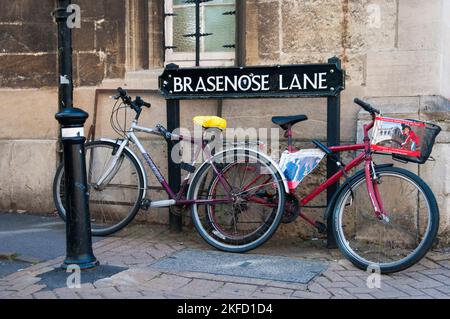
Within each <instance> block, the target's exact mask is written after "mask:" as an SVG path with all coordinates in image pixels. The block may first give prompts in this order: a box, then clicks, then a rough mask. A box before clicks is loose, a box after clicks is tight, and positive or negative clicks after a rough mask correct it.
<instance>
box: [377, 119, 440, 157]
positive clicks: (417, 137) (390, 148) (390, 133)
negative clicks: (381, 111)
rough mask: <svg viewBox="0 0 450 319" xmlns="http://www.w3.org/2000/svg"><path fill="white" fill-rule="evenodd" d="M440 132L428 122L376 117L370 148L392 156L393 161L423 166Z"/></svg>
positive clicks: (437, 127)
mask: <svg viewBox="0 0 450 319" xmlns="http://www.w3.org/2000/svg"><path fill="white" fill-rule="evenodd" d="M440 131H441V128H440V127H439V126H438V125H435V124H432V123H428V122H422V121H417V120H411V119H406V120H404V119H395V118H387V117H377V118H376V119H375V125H374V127H373V135H372V141H371V147H372V149H373V150H374V151H377V152H381V153H387V154H392V157H393V158H394V159H398V160H401V161H408V162H413V163H419V164H423V163H425V162H426V161H427V160H428V158H429V157H430V154H431V151H432V149H433V145H434V142H435V140H436V136H437V135H438V134H439V133H440Z"/></svg>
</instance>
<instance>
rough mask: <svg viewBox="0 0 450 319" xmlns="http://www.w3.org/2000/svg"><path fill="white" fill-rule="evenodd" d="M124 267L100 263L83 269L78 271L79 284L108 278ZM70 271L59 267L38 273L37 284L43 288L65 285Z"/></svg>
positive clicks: (62, 286) (50, 288)
mask: <svg viewBox="0 0 450 319" xmlns="http://www.w3.org/2000/svg"><path fill="white" fill-rule="evenodd" d="M127 269H128V268H125V267H118V266H110V265H100V266H98V267H96V268H94V269H90V270H84V271H82V272H81V273H80V283H81V285H83V284H87V283H91V284H92V283H94V282H96V281H97V280H100V279H104V278H109V277H111V276H114V275H115V274H118V273H120V272H122V271H125V270H127ZM71 274H72V273H70V272H66V271H64V270H62V269H61V268H55V269H53V270H51V271H48V272H45V273H43V274H40V275H39V276H38V277H39V278H40V279H41V280H40V281H39V284H44V285H46V286H47V288H46V289H45V290H53V289H57V288H65V287H67V278H68V277H69V276H70V275H71Z"/></svg>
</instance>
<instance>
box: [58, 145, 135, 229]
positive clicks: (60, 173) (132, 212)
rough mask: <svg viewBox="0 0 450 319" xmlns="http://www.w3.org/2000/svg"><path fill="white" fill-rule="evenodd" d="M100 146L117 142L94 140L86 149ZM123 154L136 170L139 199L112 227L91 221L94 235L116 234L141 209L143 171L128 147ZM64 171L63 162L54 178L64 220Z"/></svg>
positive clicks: (60, 213)
mask: <svg viewBox="0 0 450 319" xmlns="http://www.w3.org/2000/svg"><path fill="white" fill-rule="evenodd" d="M100 146H107V147H112V148H114V147H115V146H116V144H115V143H113V142H108V141H94V142H88V143H86V144H85V149H86V150H88V149H90V148H94V147H100ZM122 154H123V155H124V156H126V157H127V158H128V159H129V161H130V163H131V164H132V165H133V166H134V168H135V171H136V173H137V176H138V181H139V187H138V194H137V196H136V198H137V200H136V202H135V203H134V204H133V205H132V208H131V210H130V211H129V213H128V214H127V215H126V216H125V218H124V219H122V220H120V221H119V222H118V223H116V224H114V225H112V226H110V227H107V228H101V227H97V225H96V224H95V222H91V229H92V235H93V236H108V235H111V234H114V233H116V232H118V231H120V230H121V229H123V228H124V227H126V226H127V225H128V224H129V223H130V222H131V221H132V220H133V219H134V217H135V216H136V214H137V213H138V211H139V210H140V207H141V201H142V199H143V196H144V176H143V173H142V171H141V168H140V165H139V164H138V163H137V161H136V159H135V158H134V156H133V155H131V153H130V152H129V151H128V150H127V149H124V150H123V153H122ZM88 165H89V163H86V166H87V167H86V169H87V170H88V171H89V167H88ZM63 173H64V165H63V164H62V163H61V164H60V165H59V167H58V168H57V170H56V174H55V177H54V180H53V201H54V203H55V207H56V210H57V212H58V215H59V216H60V217H61V219H62V220H64V221H66V210H65V208H64V204H63V201H62V200H61V194H60V190H61V187H60V185H61V180H62V178H63Z"/></svg>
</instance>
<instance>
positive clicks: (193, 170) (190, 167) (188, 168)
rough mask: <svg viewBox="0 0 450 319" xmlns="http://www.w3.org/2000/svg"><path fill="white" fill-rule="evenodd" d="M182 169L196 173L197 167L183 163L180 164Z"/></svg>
mask: <svg viewBox="0 0 450 319" xmlns="http://www.w3.org/2000/svg"><path fill="white" fill-rule="evenodd" d="M180 168H181V169H182V170H185V171H188V172H189V173H195V166H193V165H191V164H188V163H184V162H181V163H180Z"/></svg>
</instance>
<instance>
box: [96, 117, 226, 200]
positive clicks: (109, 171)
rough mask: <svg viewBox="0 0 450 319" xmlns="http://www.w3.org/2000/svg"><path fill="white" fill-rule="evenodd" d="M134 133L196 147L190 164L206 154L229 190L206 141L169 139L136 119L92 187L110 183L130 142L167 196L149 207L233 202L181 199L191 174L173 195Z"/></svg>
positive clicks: (174, 135) (173, 135)
mask: <svg viewBox="0 0 450 319" xmlns="http://www.w3.org/2000/svg"><path fill="white" fill-rule="evenodd" d="M135 132H143V133H147V134H152V135H158V136H162V137H164V138H165V139H166V141H167V142H168V143H170V142H172V141H188V142H190V143H191V144H193V145H198V146H199V148H198V149H197V151H196V154H195V156H194V160H193V162H192V163H191V165H194V164H195V163H196V161H197V159H198V157H199V155H200V153H201V152H203V153H204V154H206V161H209V162H210V163H211V165H212V168H213V170H214V172H215V173H216V174H217V176H218V177H219V181H220V183H222V185H223V186H224V189H226V190H231V186H230V185H229V184H228V182H227V181H226V179H225V178H224V176H223V175H222V174H221V172H220V171H219V170H218V169H217V167H215V165H214V162H213V161H211V158H212V155H211V152H210V151H209V147H208V144H207V141H205V140H204V139H203V138H202V139H196V138H192V137H190V138H185V137H184V136H183V135H177V134H173V133H171V134H170V136H171V138H167V137H165V136H164V135H163V134H162V133H161V132H160V131H158V130H156V129H153V128H147V127H144V126H139V125H138V123H137V120H136V119H135V120H133V121H132V123H131V127H130V129H129V131H128V132H127V134H126V138H125V139H124V140H122V142H121V144H120V146H119V148H118V149H117V151H116V152H115V154H114V155H113V156H112V157H111V159H110V160H109V162H108V164H107V166H106V167H107V168H106V170H105V172H104V173H103V174H102V176H101V177H100V178H99V179H98V182H97V183H96V184H95V185H94V187H96V188H99V189H101V187H102V185H104V184H106V183H108V182H109V181H110V179H111V178H112V177H113V176H114V174H115V173H116V171H117V169H118V168H119V167H120V163H118V160H119V159H120V158H121V154H122V152H123V150H124V149H125V147H126V146H127V145H128V143H129V142H130V141H131V142H132V143H134V144H135V145H136V146H137V148H138V150H139V152H140V153H141V154H142V156H143V158H144V159H145V161H146V162H147V164H148V166H149V167H150V169H151V171H152V172H153V174H154V175H155V177H156V179H157V180H158V182H159V183H160V184H161V186H162V187H163V189H164V191H165V192H166V193H167V195H168V196H169V200H161V201H157V202H154V203H152V204H153V205H151V206H152V207H167V206H173V205H189V204H221V203H231V202H233V200H232V198H231V196H230V197H228V198H224V199H201V200H187V199H182V196H183V194H184V193H185V192H186V190H187V187H188V181H189V178H190V177H191V173H189V174H188V175H187V176H186V177H185V179H184V180H183V182H182V184H181V186H180V190H179V191H178V192H177V193H175V192H174V191H173V189H172V188H171V187H170V185H169V183H168V182H167V180H166V179H165V178H164V176H163V175H162V173H161V171H160V170H159V169H158V167H157V166H156V164H155V162H154V161H153V159H152V157H151V156H150V154H149V153H148V152H147V151H146V150H145V148H144V146H143V145H142V143H141V142H140V140H139V138H138V137H137V136H136V134H135ZM143 173H145V172H143Z"/></svg>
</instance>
